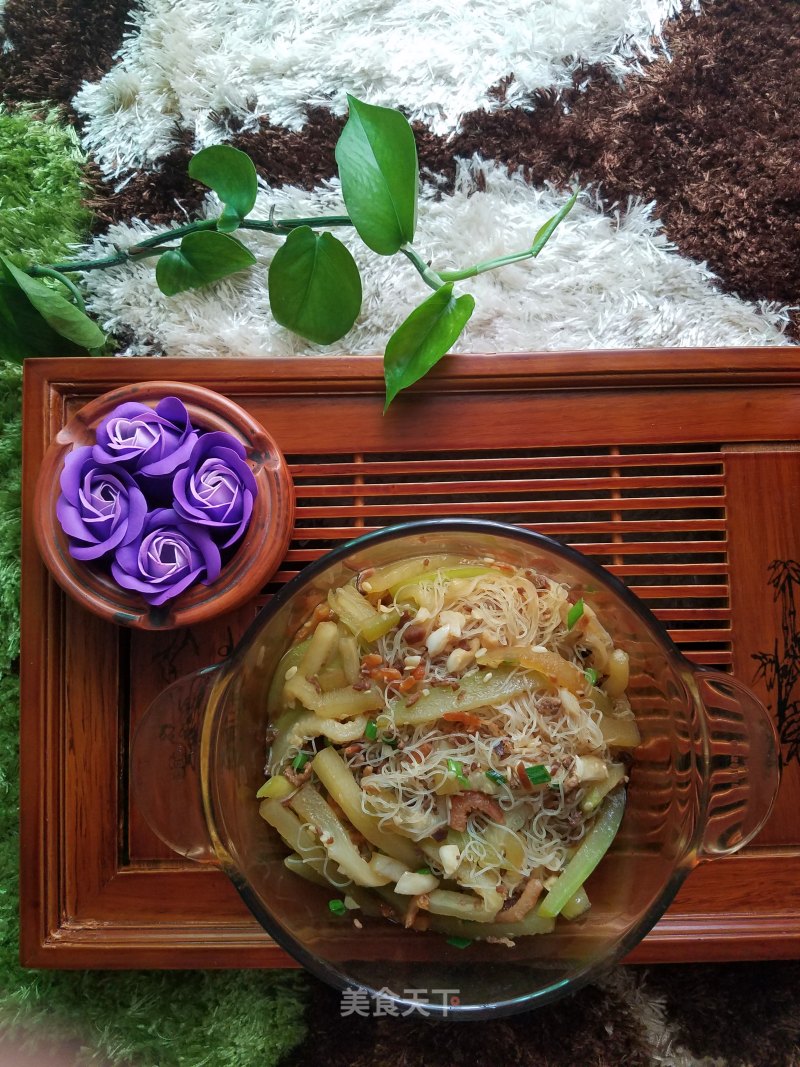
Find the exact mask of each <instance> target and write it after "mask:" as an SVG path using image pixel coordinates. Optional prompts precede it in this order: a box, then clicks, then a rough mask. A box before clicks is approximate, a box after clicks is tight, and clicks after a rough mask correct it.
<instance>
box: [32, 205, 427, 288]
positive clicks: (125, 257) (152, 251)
mask: <svg viewBox="0 0 800 1067" xmlns="http://www.w3.org/2000/svg"><path fill="white" fill-rule="evenodd" d="M216 225H217V220H216V219H200V220H199V221H197V222H188V223H187V224H186V225H185V226H176V227H175V228H174V229H172V230H165V231H164V233H157V234H154V235H153V236H152V237H146V238H145V239H144V240H143V241H139V242H138V244H135V245H131V247H130V248H128V249H126V250H125V251H119V252H116V253H115V254H114V255H111V256H102V257H101V258H100V259H76V260H72V261H71V262H67V263H51V264H49V265H48V266H45V267H29V268H28V270H27V272H26V273H28V274H30V275H31V277H33V278H36V277H40V276H47V277H58V278H59V280H60V281H63V282H64V284H65V285H67V287H68V288H71V291H72V289H74V287H72V283H71V282H69V281H68V280H67V279H65V278H62V277H61V275H62V274H64V273H68V274H71V273H78V272H83V271H89V270H102V269H104V268H105V267H119V266H121V265H122V264H123V263H130V262H131V261H132V260H135V259H147V258H148V257H149V256H159V255H161V253H162V252H165V251H166V249H165V248H163V247H162V246H163V245H165V244H167V242H169V241H174V240H176V239H177V238H179V237H185V236H186V235H187V234H189V233H200V232H201V231H202V230H213V229H215V228H216ZM352 225H353V223H352V220H351V219H350V216H349V215H321V216H320V217H319V218H316V219H313V218H311V219H275V220H271V221H268V220H266V219H264V220H261V219H244V220H243V221H242V223H241V227H240V228H241V229H243V230H260V231H261V232H262V233H272V234H275V236H277V237H285V236H286V234H287V233H290V232H291V231H292V230H295V229H297V227H298V226H311V227H312V228H315V229H317V228H319V227H322V226H331V227H332V226H352ZM437 288H438V287H437ZM73 295H75V296H76V297H79V296H80V294H79V293H78V290H77V289H74V294H73Z"/></svg>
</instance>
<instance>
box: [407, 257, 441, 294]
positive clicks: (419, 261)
mask: <svg viewBox="0 0 800 1067" xmlns="http://www.w3.org/2000/svg"><path fill="white" fill-rule="evenodd" d="M400 251H401V252H402V253H403V255H404V256H405V257H406V259H409V260H411V262H412V263H413V264H414V266H415V267H416V268H417V270H418V271H419V273H420V277H421V278H422V280H423V281H424V282H425V284H426V285H429V286H430V287H431V289H433V291H434V292H436V290H437V289H441V288H442V286H443V285H444V283H445V277H444V275H443V274H437V273H436V271H435V270H432V269H431V268H430V267H429V266H428V264H427V263H426V262H425V260H424V259H423V258H422V256H421V255H420V254H419V252H417V250H416V249H415V248H412V246H411V245H402V246H401V247H400Z"/></svg>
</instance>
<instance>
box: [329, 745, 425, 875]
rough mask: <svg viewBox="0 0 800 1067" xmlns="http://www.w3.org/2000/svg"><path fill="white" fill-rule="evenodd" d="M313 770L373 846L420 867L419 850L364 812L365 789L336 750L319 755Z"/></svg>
mask: <svg viewBox="0 0 800 1067" xmlns="http://www.w3.org/2000/svg"><path fill="white" fill-rule="evenodd" d="M313 767H314V771H315V773H316V775H317V777H318V778H319V780H320V781H321V782H322V784H323V785H324V786H325V788H326V789H327V790H328V792H329V793H330V795H331V796H332V797H333V799H334V800H335V801H336V803H337V804H338V805H339V807H340V808H341V809H342V811H343V812H344V813H345V815H346V816H347V818H348V819H349V820H350V822H351V823H352V824H353V826H355V828H356V829H357V830H358V831H360V832H361V833H362V834H363V835H364V837H366V839H367V841H369V843H370V844H371V845H375V846H376V848H379V849H380V850H381V851H382V852H385V853H386V854H387V855H388V856H392V857H393V858H394V859H396V860H400V862H401V863H404V864H405V865H406V866H407V867H410V868H415V867H417V866H419V859H420V853H419V850H418V849H416V848H415V847H414V845H413V844H412V843H411V842H410V841H409V840H407V839H406V838H404V837H401V836H400V835H399V834H393V833H387V831H385V830H382V829H381V828H380V821H379V819H378V818H377V817H376V816H374V815H370V814H369V813H368V812H365V811H364V810H363V808H362V807H361V796H362V794H361V789H360V788H359V786H358V783H357V782H356V780H355V778H354V777H353V774H352V772H351V770H350V768H349V767H348V766H347V764H346V763H345V761H344V760H343V759H342V757H341V756H340V755H339V753H338V752H337V751H336V749H334V748H324V749H322V751H321V752H318V753H317V754H316V756H315V757H314V763H313Z"/></svg>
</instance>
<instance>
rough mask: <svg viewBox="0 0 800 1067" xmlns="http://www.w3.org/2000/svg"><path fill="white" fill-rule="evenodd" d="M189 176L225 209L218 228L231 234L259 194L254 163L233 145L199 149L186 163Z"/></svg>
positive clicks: (250, 209)
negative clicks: (212, 194) (212, 191)
mask: <svg viewBox="0 0 800 1067" xmlns="http://www.w3.org/2000/svg"><path fill="white" fill-rule="evenodd" d="M189 177H190V178H195V179H196V180H197V181H199V182H202V183H203V185H207V186H208V188H209V189H213V190H214V192H215V193H216V194H217V196H218V197H219V198H220V200H221V201H222V203H223V204H224V205H225V207H224V210H223V212H222V214H221V216H220V217H219V219H218V221H217V229H218V230H220V231H221V232H225V233H230V232H232V231H233V230H235V229H237V228H238V227H239V224H240V223H241V221H242V219H244V218H245V217H246V216H247V215H248V214H249V213H250V212H251V211H252V210H253V205H254V204H255V202H256V195H257V193H258V178H257V176H256V168H255V167H254V165H253V161H252V159H251V158H250V156H248V155H247V153H246V152H242V151H240V150H239V149H238V148H234V147H233V145H227V144H216V145H210V146H209V147H208V148H202V149H201V150H200V151H199V152H198V153H197V155H195V156H193V157H192V159H191V160H190V162H189Z"/></svg>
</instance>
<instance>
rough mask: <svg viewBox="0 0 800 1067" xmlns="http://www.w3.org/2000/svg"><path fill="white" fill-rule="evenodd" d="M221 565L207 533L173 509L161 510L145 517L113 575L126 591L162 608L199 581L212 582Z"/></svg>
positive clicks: (117, 558)
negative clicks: (133, 592) (137, 534)
mask: <svg viewBox="0 0 800 1067" xmlns="http://www.w3.org/2000/svg"><path fill="white" fill-rule="evenodd" d="M221 562H222V561H221V557H220V553H219V549H218V548H217V546H216V544H215V543H214V541H213V540H212V538H211V537H210V536H209V535H208V534H207V533H206V532H205V530H203V529H202V528H200V527H197V526H194V525H192V524H191V523H188V522H186V521H185V520H184V519H182V518H181V517H180V516H179V515H178V514H177V513H176V512H175V511H174V510H173V509H172V508H159V509H157V510H156V511H152V512H150V513H149V514H148V515H147V516H146V518H145V521H144V526H143V528H142V530H141V532H140V534H139V536H138V537H137V538H136V539H135V540H132V541H131V542H129V543H127V544H124V545H121V546H120V547H119V548H118V549H117V552H116V555H115V557H114V562H113V563H112V564H111V573H112V575H113V577H114V579H115V580H116V581H117V582H118V583H119V585H121V586H122V587H123V588H125V589H131V590H134V591H136V592H139V593H141V594H142V596H143V597H144V598H145V599H146V600H147V601H148V602H149V603H150V604H153V605H160V604H163V603H165V601H167V600H171V599H173V598H174V597H176V596H178V595H179V594H180V593H182V592H184V590H186V589H188V587H189V586H190V585H192V584H193V583H194V582H196V581H197V580H198V579H202V580H203V581H205V583H206V584H208V583H209V582H213V581H214V580H215V579H216V578H217V577H218V576H219V572H220V569H221Z"/></svg>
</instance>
